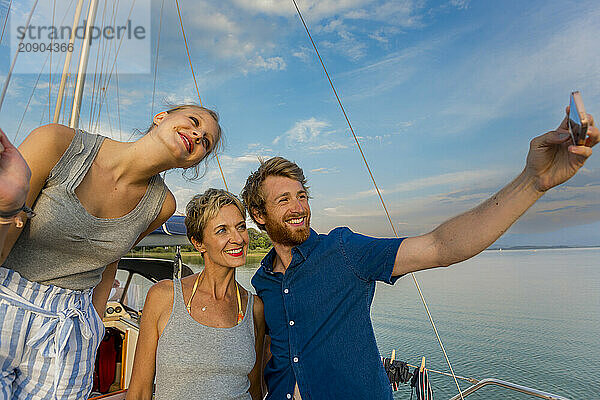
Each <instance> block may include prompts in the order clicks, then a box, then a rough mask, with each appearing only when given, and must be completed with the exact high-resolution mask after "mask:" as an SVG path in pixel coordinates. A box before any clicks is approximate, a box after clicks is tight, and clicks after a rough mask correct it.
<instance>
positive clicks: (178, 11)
mask: <svg viewBox="0 0 600 400" xmlns="http://www.w3.org/2000/svg"><path fill="white" fill-rule="evenodd" d="M175 4H176V5H177V14H178V15H179V25H181V33H182V34H183V41H184V42H185V50H186V51H187V56H188V61H189V62H190V69H191V70H192V77H193V78H194V84H195V85H196V93H198V101H200V106H202V99H201V98H200V90H199V89H198V82H196V74H195V73H194V66H193V65H192V57H191V56H190V49H189V47H188V42H187V38H186V36H185V29H183V19H181V11H180V10H179V0H175ZM215 159H216V160H217V165H218V166H219V171H220V172H221V178H222V179H223V184H224V185H225V190H227V191H229V188H228V187H227V181H226V180H225V175H224V174H223V168H221V162H220V161H219V156H218V155H217V154H215Z"/></svg>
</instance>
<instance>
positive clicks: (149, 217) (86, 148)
mask: <svg viewBox="0 0 600 400" xmlns="http://www.w3.org/2000/svg"><path fill="white" fill-rule="evenodd" d="M104 139H105V138H104V136H99V135H93V134H90V133H87V132H84V131H81V130H76V131H75V136H74V137H73V141H72V142H71V144H70V145H69V147H68V148H67V150H66V151H65V153H64V154H63V155H62V157H61V158H60V160H59V161H58V162H57V163H56V165H55V166H54V168H52V171H51V172H50V175H49V176H48V178H47V180H46V182H45V184H44V187H43V188H42V190H41V192H40V194H39V196H38V198H37V200H36V202H35V203H34V205H33V210H34V211H35V213H36V214H37V215H36V216H35V218H32V219H31V220H29V221H27V223H26V224H25V227H24V228H23V231H22V232H21V235H20V236H19V238H18V239H17V241H16V243H15V245H14V246H13V248H12V250H11V251H10V253H9V255H8V257H7V259H6V261H4V264H3V265H4V266H5V267H6V268H10V269H12V270H14V271H16V272H18V273H19V274H20V275H21V276H22V277H24V278H25V279H27V280H29V281H32V282H39V283H41V284H44V285H56V286H59V287H62V288H66V289H72V290H85V289H89V288H92V287H95V286H96V285H97V284H98V283H100V280H101V279H102V272H103V271H104V268H105V267H106V266H107V265H108V264H110V263H112V262H114V261H117V260H119V259H120V258H121V257H122V256H124V255H125V254H126V253H127V252H128V251H129V250H130V249H131V247H132V246H133V244H134V243H135V241H136V239H137V238H138V237H139V235H140V234H141V233H142V232H144V231H145V230H146V229H148V226H149V225H150V223H151V222H152V221H154V220H155V219H156V217H157V216H158V213H159V212H160V209H161V208H162V204H163V202H164V199H165V196H166V191H167V189H166V186H165V184H164V182H163V181H162V179H161V178H160V177H159V176H158V175H155V176H153V177H152V178H151V179H150V182H149V184H148V189H147V190H146V193H145V194H144V196H143V197H142V199H141V200H140V202H139V203H138V204H137V206H136V207H135V208H134V209H133V210H132V211H130V212H129V213H127V214H126V215H124V216H122V217H119V218H97V217H95V216H93V215H91V214H89V213H88V212H87V211H86V209H85V208H84V207H83V205H82V204H81V203H80V202H79V199H78V198H77V196H76V195H75V189H76V188H77V186H78V185H79V183H80V182H81V181H82V180H83V178H84V176H85V174H86V173H87V171H88V169H89V168H90V166H91V165H92V161H93V160H94V159H95V158H96V154H98V150H99V149H100V145H101V144H102V142H103V141H104Z"/></svg>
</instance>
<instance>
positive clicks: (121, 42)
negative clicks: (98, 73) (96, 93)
mask: <svg viewBox="0 0 600 400" xmlns="http://www.w3.org/2000/svg"><path fill="white" fill-rule="evenodd" d="M135 2H136V0H133V2H132V3H131V8H130V9H129V14H128V15H127V19H128V20H129V19H130V18H131V13H132V12H133V7H134V6H135ZM123 39H125V35H123V36H121V41H120V42H119V47H117V50H116V53H115V59H114V61H113V64H112V67H111V70H110V74H108V78H107V80H106V84H105V85H104V87H108V85H109V84H110V79H111V78H112V75H113V72H114V71H115V68H116V65H117V58H118V57H119V51H120V50H121V45H122V44H123ZM107 67H108V64H107ZM106 93H107V91H105V92H104V96H106ZM103 101H104V99H101V100H100V101H99V106H98V107H99V110H98V113H100V111H101V110H102V102H103Z"/></svg>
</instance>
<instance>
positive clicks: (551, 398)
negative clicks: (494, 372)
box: [450, 378, 569, 400]
mask: <svg viewBox="0 0 600 400" xmlns="http://www.w3.org/2000/svg"><path fill="white" fill-rule="evenodd" d="M488 385H495V386H500V387H503V388H506V389H510V390H514V391H517V392H521V393H525V394H529V395H532V396H536V397H540V398H542V399H548V400H569V399H568V398H566V397H562V396H559V395H557V394H553V393H548V392H542V391H541V390H537V389H532V388H529V387H527V386H523V385H518V384H516V383H512V382H508V381H503V380H500V379H495V378H485V379H482V380H480V381H479V382H477V383H476V384H475V385H473V386H470V387H468V388H467V389H465V390H464V391H463V392H462V397H463V398H464V397H467V396H468V395H470V394H471V393H473V392H475V391H477V390H479V389H481V388H482V387H484V386H488ZM458 399H460V394H457V395H456V396H454V397H452V398H451V399H450V400H458Z"/></svg>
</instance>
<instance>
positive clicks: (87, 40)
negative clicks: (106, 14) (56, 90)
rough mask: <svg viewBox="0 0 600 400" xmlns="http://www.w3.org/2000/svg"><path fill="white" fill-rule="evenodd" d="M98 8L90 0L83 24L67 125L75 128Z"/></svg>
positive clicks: (96, 1)
mask: <svg viewBox="0 0 600 400" xmlns="http://www.w3.org/2000/svg"><path fill="white" fill-rule="evenodd" d="M97 9H98V0H90V7H89V10H88V17H87V24H86V26H85V37H84V39H83V44H82V47H81V57H80V58H79V68H78V70H77V83H76V85H75V98H74V100H73V109H72V110H71V120H70V122H69V127H71V128H74V129H77V126H78V125H79V111H80V108H81V98H82V97H83V87H84V85H85V71H86V70H87V64H88V59H89V55H90V46H91V35H92V26H93V25H94V20H95V19H96V10H97Z"/></svg>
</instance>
